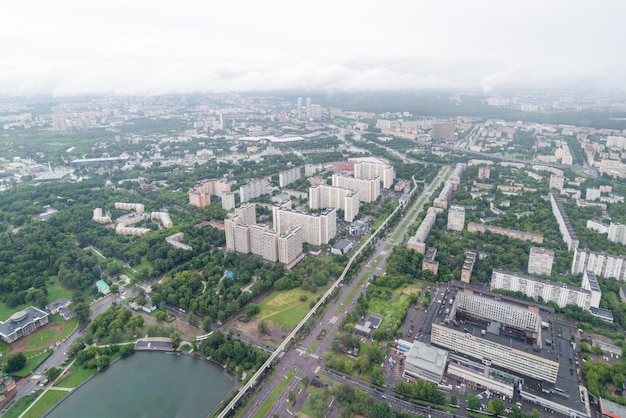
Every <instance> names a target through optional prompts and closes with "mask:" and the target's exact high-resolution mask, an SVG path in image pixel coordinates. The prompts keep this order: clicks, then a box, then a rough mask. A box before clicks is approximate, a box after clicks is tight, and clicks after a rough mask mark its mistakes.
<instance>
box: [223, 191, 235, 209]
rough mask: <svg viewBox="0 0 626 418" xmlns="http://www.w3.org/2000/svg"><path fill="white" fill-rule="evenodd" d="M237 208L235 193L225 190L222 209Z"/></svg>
mask: <svg viewBox="0 0 626 418" xmlns="http://www.w3.org/2000/svg"><path fill="white" fill-rule="evenodd" d="M234 208H235V193H233V192H224V193H223V194H222V209H225V210H231V209H234Z"/></svg>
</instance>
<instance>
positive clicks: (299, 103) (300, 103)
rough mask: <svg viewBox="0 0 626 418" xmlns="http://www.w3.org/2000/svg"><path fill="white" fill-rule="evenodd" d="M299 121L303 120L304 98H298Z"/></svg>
mask: <svg viewBox="0 0 626 418" xmlns="http://www.w3.org/2000/svg"><path fill="white" fill-rule="evenodd" d="M298 119H302V97H298Z"/></svg>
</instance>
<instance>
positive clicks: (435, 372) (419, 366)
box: [402, 341, 448, 384]
mask: <svg viewBox="0 0 626 418" xmlns="http://www.w3.org/2000/svg"><path fill="white" fill-rule="evenodd" d="M447 360H448V352H447V351H445V350H442V349H440V348H437V347H431V346H428V345H426V344H424V343H422V342H419V341H414V342H413V344H412V347H411V349H410V350H409V352H408V353H407V354H406V358H405V360H404V371H403V372H402V377H403V378H404V379H405V380H408V381H415V380H417V379H423V380H426V381H428V382H432V383H435V384H439V383H440V382H441V379H442V378H443V373H444V371H445V369H446V362H447Z"/></svg>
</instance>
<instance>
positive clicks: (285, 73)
mask: <svg viewBox="0 0 626 418" xmlns="http://www.w3.org/2000/svg"><path fill="white" fill-rule="evenodd" d="M87 3H88V4H87ZM87 3H86V2H78V1H70V0H60V1H56V2H45V1H24V2H11V3H10V4H7V5H5V6H4V9H5V10H4V11H3V16H5V17H6V19H5V22H6V23H5V24H3V25H2V27H0V37H1V39H2V40H3V41H2V42H1V43H0V94H3V95H25V94H39V93H45V94H54V95H59V96H63V95H77V94H160V93H172V92H225V91H250V90H254V91H264V90H265V91H269V90H277V89H280V90H286V89H293V90H307V89H316V90H319V89H329V90H390V89H393V90H397V89H421V88H448V87H450V88H460V87H467V88H482V89H483V90H486V91H489V90H493V89H496V88H498V87H500V86H515V85H523V86H532V85H535V84H536V85H541V86H549V85H554V86H556V87H560V86H562V85H569V86H577V85H578V86H580V87H589V86H590V85H593V86H598V87H602V88H613V89H621V90H626V52H624V48H623V47H622V46H621V45H620V42H621V40H622V39H626V29H625V28H624V25H623V21H624V18H626V4H624V2H621V1H609V0H606V1H599V2H594V3H593V4H592V3H589V2H586V1H585V2H583V1H560V0H555V1H551V2H543V1H532V0H531V1H525V2H519V3H515V4H512V3H511V2H501V1H496V0H488V1H487V0H484V1H481V0H477V1H473V2H465V1H461V0H456V1H455V0H451V1H447V2H408V1H391V2H388V3H384V4H383V3H380V2H373V1H358V2H357V1H345V2H331V1H327V0H322V1H318V2H315V3H307V4H300V3H297V2H290V1H278V0H271V1H265V2H255V1H245V0H242V1H238V2H228V4H222V3H225V2H222V3H217V4H212V2H208V4H204V3H202V2H195V1H190V0H182V1H177V2H165V1H162V2H159V1H150V2H148V1H135V2H121V1H107V2H104V1H94V2H87ZM127 3H132V4H130V5H129V4H127ZM337 3H338V4H337ZM414 3H415V4H414ZM546 3H547V4H546Z"/></svg>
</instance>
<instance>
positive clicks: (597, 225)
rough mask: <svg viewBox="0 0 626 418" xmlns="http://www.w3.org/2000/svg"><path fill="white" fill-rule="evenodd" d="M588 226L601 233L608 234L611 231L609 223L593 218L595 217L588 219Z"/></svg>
mask: <svg viewBox="0 0 626 418" xmlns="http://www.w3.org/2000/svg"><path fill="white" fill-rule="evenodd" d="M587 228H589V229H591V230H593V231H596V232H597V233H599V234H608V233H609V225H606V224H605V223H602V222H599V221H596V220H593V219H588V220H587Z"/></svg>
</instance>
